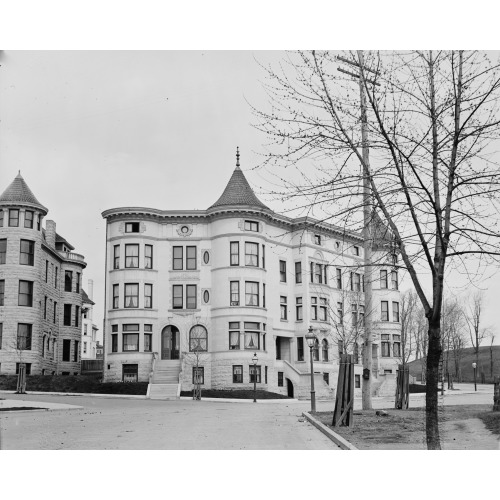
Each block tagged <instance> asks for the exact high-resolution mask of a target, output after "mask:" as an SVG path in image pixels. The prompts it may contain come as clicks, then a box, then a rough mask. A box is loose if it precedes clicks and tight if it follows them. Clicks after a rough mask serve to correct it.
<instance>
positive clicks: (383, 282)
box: [380, 269, 387, 288]
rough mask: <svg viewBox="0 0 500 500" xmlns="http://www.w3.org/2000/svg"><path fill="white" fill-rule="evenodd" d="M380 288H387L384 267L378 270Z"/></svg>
mask: <svg viewBox="0 0 500 500" xmlns="http://www.w3.org/2000/svg"><path fill="white" fill-rule="evenodd" d="M380 288H387V271H386V270H385V269H381V270H380Z"/></svg>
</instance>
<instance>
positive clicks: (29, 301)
mask: <svg viewBox="0 0 500 500" xmlns="http://www.w3.org/2000/svg"><path fill="white" fill-rule="evenodd" d="M18 305H20V306H25V307H33V281H23V280H19V294H18Z"/></svg>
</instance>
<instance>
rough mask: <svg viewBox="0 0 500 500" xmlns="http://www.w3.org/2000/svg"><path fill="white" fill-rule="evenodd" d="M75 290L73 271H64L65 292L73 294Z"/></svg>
mask: <svg viewBox="0 0 500 500" xmlns="http://www.w3.org/2000/svg"><path fill="white" fill-rule="evenodd" d="M72 290H73V271H64V291H65V292H71V291H72Z"/></svg>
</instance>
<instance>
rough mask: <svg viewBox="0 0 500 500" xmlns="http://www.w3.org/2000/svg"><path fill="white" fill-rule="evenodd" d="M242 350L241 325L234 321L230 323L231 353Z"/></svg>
mask: <svg viewBox="0 0 500 500" xmlns="http://www.w3.org/2000/svg"><path fill="white" fill-rule="evenodd" d="M239 348H240V323H239V322H238V321H233V322H230V323H229V349H230V350H231V351H233V350H236V349H239Z"/></svg>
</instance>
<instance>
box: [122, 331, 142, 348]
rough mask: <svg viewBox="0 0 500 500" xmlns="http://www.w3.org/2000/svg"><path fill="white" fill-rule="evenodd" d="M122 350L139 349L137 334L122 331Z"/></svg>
mask: <svg viewBox="0 0 500 500" xmlns="http://www.w3.org/2000/svg"><path fill="white" fill-rule="evenodd" d="M122 350H123V351H138V350H139V334H138V333H124V334H123V349H122Z"/></svg>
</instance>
